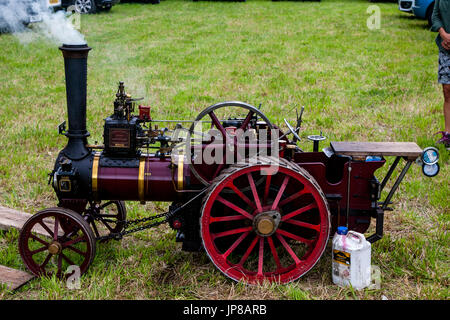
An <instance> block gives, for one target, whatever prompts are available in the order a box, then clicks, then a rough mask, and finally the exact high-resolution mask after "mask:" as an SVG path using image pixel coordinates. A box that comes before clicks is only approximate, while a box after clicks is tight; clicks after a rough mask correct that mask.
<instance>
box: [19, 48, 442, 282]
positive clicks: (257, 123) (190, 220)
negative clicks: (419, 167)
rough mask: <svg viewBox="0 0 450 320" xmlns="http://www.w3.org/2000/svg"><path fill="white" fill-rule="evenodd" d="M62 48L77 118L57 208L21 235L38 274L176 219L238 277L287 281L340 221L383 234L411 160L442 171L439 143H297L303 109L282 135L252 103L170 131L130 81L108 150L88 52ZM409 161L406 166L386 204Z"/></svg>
mask: <svg viewBox="0 0 450 320" xmlns="http://www.w3.org/2000/svg"><path fill="white" fill-rule="evenodd" d="M60 49H61V51H62V53H63V55H64V61H65V75H66V93H67V109H68V120H69V124H68V130H67V131H66V127H65V123H63V124H61V125H60V126H59V132H60V133H61V134H64V135H65V136H66V137H67V138H68V143H67V145H66V147H65V148H64V149H63V150H62V151H61V152H60V153H59V155H58V157H57V159H56V162H55V166H54V169H53V171H52V172H51V174H50V175H49V178H50V179H49V183H50V184H51V185H52V187H53V188H54V190H55V192H56V195H57V197H58V199H59V203H58V205H57V207H55V208H49V209H45V210H42V211H40V212H38V213H36V214H35V215H33V216H31V217H30V219H29V220H28V221H27V222H26V224H25V225H24V227H23V229H22V231H21V233H20V237H19V251H20V254H21V256H22V259H23V261H24V262H25V264H26V266H27V267H28V268H29V269H30V270H31V271H32V272H33V273H34V274H36V275H49V274H56V275H57V276H60V277H64V275H65V271H66V270H67V267H68V266H71V265H77V266H79V268H80V272H81V273H84V272H86V270H87V269H88V267H89V265H90V264H91V263H92V261H93V259H94V255H95V248H96V243H97V242H100V241H104V240H108V239H121V238H122V237H123V236H125V235H127V234H129V233H132V232H135V231H139V230H144V229H147V228H150V227H153V226H157V225H159V224H162V223H165V222H168V223H169V225H170V226H171V227H172V228H173V229H175V230H177V233H176V241H179V242H182V248H183V250H187V251H198V250H203V249H204V250H205V251H206V253H207V254H208V255H209V257H210V258H211V260H212V262H213V263H214V264H215V266H216V267H217V268H218V269H220V271H221V272H223V273H224V274H225V275H227V276H228V277H230V278H232V279H234V280H236V281H241V280H242V281H246V282H248V283H260V282H261V281H264V280H268V281H277V282H281V283H286V282H289V281H293V280H295V279H297V278H299V277H300V276H302V275H303V274H305V273H306V272H308V271H309V270H310V269H311V268H312V267H313V266H314V265H315V264H316V262H317V261H318V260H319V258H320V257H321V255H322V253H323V251H324V249H325V247H326V244H327V241H328V238H329V236H330V234H331V232H334V230H335V229H336V227H337V226H338V225H347V226H348V227H349V228H350V229H353V230H356V231H358V232H365V231H366V230H367V229H368V227H369V225H370V221H371V219H374V220H375V224H376V231H375V234H373V235H372V236H370V237H369V238H368V239H369V241H371V242H374V241H376V240H378V239H380V238H381V236H382V233H383V215H384V212H385V210H388V209H390V208H389V207H388V206H389V204H390V201H391V199H392V196H393V194H394V192H395V191H396V189H397V187H398V185H399V183H400V182H401V180H402V179H403V177H404V176H405V174H406V172H407V171H408V169H409V167H410V166H411V164H412V163H413V162H414V161H415V160H416V159H418V158H420V159H423V161H424V164H423V165H424V172H425V173H426V174H427V175H430V176H431V175H433V174H436V173H437V171H438V168H439V167H438V164H437V159H438V153H437V150H435V149H429V148H427V149H426V150H424V151H423V150H421V149H420V148H419V147H418V146H417V145H416V144H415V143H401V142H398V143H395V142H391V143H383V142H379V143H377V142H373V143H370V142H331V144H330V147H328V148H326V149H324V151H323V152H322V151H319V147H318V145H319V141H320V140H322V139H323V137H322V136H309V137H308V138H309V139H310V140H313V141H314V150H313V151H312V152H304V151H303V150H301V149H300V148H299V147H298V146H297V141H299V140H300V137H299V136H298V132H299V127H300V124H301V114H300V116H297V125H296V126H295V127H292V126H291V125H290V124H289V122H287V121H286V120H285V123H286V125H287V127H288V129H289V130H288V131H287V132H286V133H283V132H281V131H280V130H279V128H278V127H277V126H276V125H274V124H272V123H271V122H270V120H269V119H268V118H267V117H266V116H265V115H264V114H263V113H262V112H261V111H260V109H258V108H255V107H253V106H251V105H249V104H246V103H242V102H223V103H218V104H215V105H212V106H210V107H208V108H206V109H205V110H204V111H203V112H201V113H200V114H199V115H198V116H197V118H196V119H195V120H194V121H189V122H191V123H192V124H191V125H190V126H189V129H187V128H186V129H185V128H183V126H182V123H184V122H188V121H183V120H182V121H178V123H177V124H176V126H175V129H174V130H169V129H163V130H161V129H159V128H158V123H159V122H161V120H155V119H152V117H151V113H150V108H149V107H146V106H142V105H140V106H139V110H138V113H137V114H134V107H135V102H136V101H137V99H132V98H131V96H129V95H128V94H127V93H126V92H125V86H124V84H123V83H120V84H119V89H118V91H117V94H116V99H115V101H114V113H113V114H112V115H111V116H109V117H107V118H106V119H105V123H104V134H103V137H104V143H103V145H90V144H88V141H87V138H88V136H89V132H88V131H87V130H86V89H87V87H86V77H87V56H88V52H89V50H90V48H89V47H87V45H63V46H62V47H60ZM302 111H303V110H302ZM239 113H242V115H239ZM205 127H206V129H207V132H206V133H205V132H204V128H205ZM290 135H292V136H293V138H292V140H290V139H288V136H290ZM241 137H244V138H241ZM151 149H152V150H153V149H155V150H154V152H150V151H151ZM255 150H256V151H255ZM262 150H265V151H266V152H262ZM269 153H270V155H269ZM386 156H395V157H396V158H395V160H394V162H393V164H392V165H391V167H390V169H389V170H388V171H387V174H386V177H385V178H384V179H383V180H382V181H381V182H380V181H379V180H378V179H377V178H376V177H375V175H374V173H375V171H376V170H377V169H379V168H381V167H382V166H383V165H384V164H385V162H386V160H385V158H384V157H386ZM368 157H371V158H368ZM402 158H403V159H404V160H405V161H406V164H405V166H404V168H403V169H402V171H401V173H400V174H399V176H398V178H397V179H396V181H395V183H394V184H393V187H392V189H391V190H390V192H389V193H388V194H387V196H386V198H385V199H384V200H383V201H380V198H381V191H382V190H383V189H384V188H385V186H386V184H387V182H388V180H389V179H390V177H391V175H392V173H393V171H394V169H395V168H396V167H397V165H398V164H399V163H400V160H401V159H402ZM217 159H219V160H220V159H222V160H223V161H215V160H217ZM369 160H371V161H369ZM436 168H437V169H436ZM124 201H140V202H141V203H145V202H146V201H168V202H171V203H172V204H171V205H170V207H169V211H168V212H166V213H162V214H158V215H152V216H148V217H146V218H143V219H138V220H127V217H126V208H125V202H124ZM39 229H40V230H41V233H37V232H36V231H37V230H39ZM42 233H43V234H48V236H42V235H40V234H42Z"/></svg>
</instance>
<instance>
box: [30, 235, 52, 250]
mask: <svg viewBox="0 0 450 320" xmlns="http://www.w3.org/2000/svg"><path fill="white" fill-rule="evenodd" d="M30 238H31V239H33V240H36V241H37V242H40V243H42V244H43V245H46V246H47V247H48V246H49V245H50V243H48V242H46V241H44V240H42V239H41V238H39V237H37V236H35V235H34V234H30Z"/></svg>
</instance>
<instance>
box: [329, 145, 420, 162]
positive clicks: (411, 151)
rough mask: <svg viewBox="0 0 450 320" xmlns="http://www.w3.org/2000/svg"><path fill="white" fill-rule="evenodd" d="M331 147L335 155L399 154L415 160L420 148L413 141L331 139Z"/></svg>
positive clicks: (356, 156) (358, 156) (357, 156)
mask: <svg viewBox="0 0 450 320" xmlns="http://www.w3.org/2000/svg"><path fill="white" fill-rule="evenodd" d="M330 145H331V148H332V149H333V151H334V153H335V154H337V155H346V156H352V157H355V158H360V157H366V156H400V157H406V158H408V160H415V159H416V158H417V157H419V156H420V155H421V154H422V149H421V148H420V147H419V146H418V145H417V144H416V143H415V142H352V141H339V142H337V141H332V142H331V143H330Z"/></svg>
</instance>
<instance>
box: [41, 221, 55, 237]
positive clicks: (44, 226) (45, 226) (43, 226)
mask: <svg viewBox="0 0 450 320" xmlns="http://www.w3.org/2000/svg"><path fill="white" fill-rule="evenodd" d="M39 224H40V225H41V226H42V228H44V229H45V231H47V233H48V234H49V235H50V237H52V238H53V232H52V230H50V228H49V227H47V225H46V224H45V223H44V221H42V220H41V221H39Z"/></svg>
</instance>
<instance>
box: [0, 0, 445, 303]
mask: <svg viewBox="0 0 450 320" xmlns="http://www.w3.org/2000/svg"><path fill="white" fill-rule="evenodd" d="M369 5H370V3H369V2H367V1H364V0H358V1H356V0H343V1H328V0H325V1H322V2H319V3H317V2H271V1H251V0H249V1H247V2H245V3H235V2H231V3H228V2H190V1H163V2H162V3H161V4H159V5H156V6H151V5H140V4H121V5H117V6H115V7H113V8H112V10H111V12H109V13H108V14H106V13H101V14H97V15H89V16H83V17H82V20H81V27H82V30H81V31H82V32H83V34H85V35H86V39H87V41H88V44H89V45H90V46H91V47H93V50H92V51H91V53H90V56H89V69H88V119H87V126H88V129H89V131H90V133H91V138H90V142H94V141H96V140H97V141H101V140H102V130H103V127H102V124H103V119H104V118H105V117H106V116H108V115H109V114H111V113H112V102H113V100H114V93H115V90H116V85H117V82H118V81H119V80H123V81H125V84H126V86H127V90H128V92H130V93H132V94H133V95H134V96H136V97H137V96H145V102H146V103H147V104H149V105H151V106H152V108H153V109H152V115H153V117H154V118H159V119H162V118H165V119H167V118H170V119H194V118H195V117H196V115H197V114H198V113H199V112H200V111H201V110H203V109H204V108H206V107H207V106H209V105H211V104H213V103H216V102H220V101H224V100H242V101H246V102H248V103H251V104H253V105H258V104H259V103H262V111H263V112H264V113H265V114H266V115H267V116H268V117H269V119H271V120H272V122H274V123H277V124H282V123H283V118H284V117H286V118H289V119H293V118H294V117H295V112H294V111H293V108H294V107H299V106H302V105H304V106H305V108H306V109H305V114H304V125H303V130H302V135H303V136H304V137H306V135H308V134H316V133H319V132H320V130H322V131H323V133H324V134H325V135H326V136H327V137H328V138H329V140H328V141H332V140H337V141H340V140H358V141H369V140H370V141H415V142H417V143H418V144H419V145H420V146H421V147H426V146H429V145H434V142H435V140H437V137H435V136H433V134H434V133H435V132H436V131H438V130H442V129H443V127H444V121H443V114H442V102H443V98H442V93H441V88H440V86H439V85H438V83H437V74H436V73H437V47H436V45H435V43H434V37H435V34H433V33H431V32H429V31H428V28H427V26H426V22H425V21H423V20H418V19H415V18H413V17H412V16H410V15H407V14H404V13H402V12H400V11H399V10H398V8H397V5H396V4H393V3H380V4H377V5H378V6H379V7H380V9H381V14H382V16H381V19H382V20H381V28H380V29H379V30H373V31H372V30H369V29H368V28H367V27H366V19H367V18H368V17H369V15H368V14H367V13H366V9H367V7H368V6H369ZM0 47H1V48H2V50H1V52H0V83H1V86H0V136H1V139H0V204H1V205H3V206H8V207H12V208H16V209H21V210H24V211H27V212H30V213H33V212H37V211H38V210H40V209H43V208H46V207H50V206H55V205H56V197H55V195H54V193H53V192H52V189H51V187H50V186H48V185H47V173H48V172H50V171H51V169H52V166H53V163H54V159H55V158H56V155H57V153H58V152H59V150H60V149H62V148H63V147H64V145H65V143H66V139H65V138H64V137H62V136H58V134H57V129H56V128H57V125H58V124H59V123H60V122H62V121H63V120H65V119H66V106H65V86H64V70H63V60H62V57H61V53H60V52H59V50H58V49H57V46H56V45H55V44H53V43H51V42H48V41H44V40H42V39H41V40H40V41H34V42H31V43H29V44H27V45H23V44H21V43H20V42H19V41H18V39H17V38H16V37H14V36H12V35H6V34H4V35H1V36H0ZM302 147H303V148H304V149H306V150H310V149H311V148H312V145H311V144H310V143H308V142H307V140H306V139H304V140H303V142H302ZM440 153H441V160H440V165H441V172H440V174H439V176H437V177H435V178H433V179H429V178H426V177H424V176H423V175H422V173H421V169H420V168H419V167H418V166H415V165H414V166H413V167H412V169H411V170H410V172H409V173H408V175H407V177H406V179H405V181H404V182H403V184H402V185H401V186H400V188H399V191H398V192H397V194H396V196H395V197H394V199H393V201H394V202H395V211H393V212H387V213H386V217H385V232H386V236H385V237H384V238H383V239H382V240H381V241H378V242H377V243H375V244H374V245H373V249H372V255H373V258H372V264H374V265H377V266H379V267H380V268H381V274H382V283H381V288H380V289H365V290H363V291H360V292H359V291H352V290H350V289H341V288H338V287H336V286H334V285H333V284H332V282H331V270H330V263H331V257H330V250H327V251H326V253H325V254H324V256H323V257H322V258H321V260H320V261H319V262H318V264H317V265H316V266H315V267H314V269H313V270H312V271H310V272H309V273H308V274H307V275H305V276H304V277H302V278H301V279H299V280H298V281H296V282H294V283H292V284H289V285H285V286H277V285H264V286H259V287H248V286H245V285H242V284H237V283H234V282H232V281H230V280H228V279H226V278H225V277H224V276H223V275H222V274H221V273H220V272H219V271H218V270H216V269H215V267H214V266H213V265H212V263H211V262H210V261H209V259H208V257H207V256H206V255H205V254H203V253H197V254H191V253H185V252H182V251H181V249H180V246H179V244H177V243H175V241H174V233H173V232H172V231H171V230H170V229H169V228H167V227H166V226H163V227H159V228H158V229H157V230H151V231H144V232H141V233H138V234H135V235H133V236H130V237H126V238H125V239H123V240H122V241H121V242H120V243H119V242H111V243H107V244H101V245H99V246H98V248H97V256H96V258H95V260H94V263H93V264H92V265H91V267H90V269H89V271H88V273H87V274H86V275H85V276H83V277H82V283H81V287H82V289H81V290H69V289H67V288H66V286H65V284H64V283H62V282H60V281H59V280H57V279H54V278H53V279H45V278H42V279H36V280H33V281H31V282H30V283H29V284H27V285H25V286H24V287H22V288H21V289H19V290H18V291H17V292H15V293H11V292H9V291H7V290H6V289H4V288H3V289H0V298H2V299H266V298H272V299H380V298H381V297H382V296H386V297H387V298H389V299H448V298H449V296H450V294H449V289H448V288H449V261H450V259H449V238H448V228H449V216H450V215H449V213H450V210H449V209H450V206H449V201H448V199H449V198H450V191H449V190H450V188H449V166H448V161H449V160H448V159H449V157H448V153H447V152H446V151H445V149H444V148H443V147H440ZM386 169H387V165H386V166H385V168H383V169H382V170H381V171H380V172H379V175H380V176H382V174H383V173H384V172H385V171H386ZM166 206H167V204H166V203H151V204H147V205H146V206H140V205H138V204H136V203H128V204H127V207H128V210H129V216H130V217H131V218H133V217H138V216H145V215H146V214H148V212H154V211H158V212H162V211H163V210H165V208H166ZM17 238H18V232H17V231H9V232H2V233H1V234H0V250H1V253H0V264H3V265H6V266H9V267H13V268H18V269H24V268H25V267H24V265H23V263H22V262H21V259H20V257H19V255H18V252H17ZM328 249H329V248H328Z"/></svg>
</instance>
